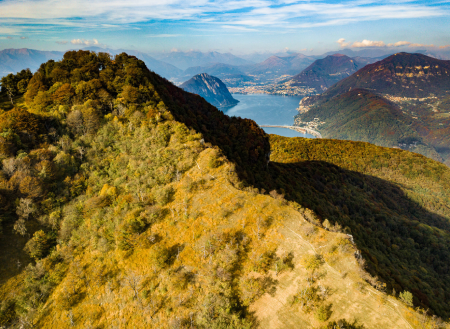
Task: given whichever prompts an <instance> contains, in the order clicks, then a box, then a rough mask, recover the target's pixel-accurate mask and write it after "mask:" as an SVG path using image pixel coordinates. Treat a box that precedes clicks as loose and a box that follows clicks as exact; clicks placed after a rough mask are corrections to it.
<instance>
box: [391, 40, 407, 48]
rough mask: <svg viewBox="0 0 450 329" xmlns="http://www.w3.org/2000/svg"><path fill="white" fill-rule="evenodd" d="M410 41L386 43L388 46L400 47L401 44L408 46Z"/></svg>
mask: <svg viewBox="0 0 450 329" xmlns="http://www.w3.org/2000/svg"><path fill="white" fill-rule="evenodd" d="M410 44H411V42H409V41H397V42H396V43H388V45H387V46H388V47H402V46H408V45H410Z"/></svg>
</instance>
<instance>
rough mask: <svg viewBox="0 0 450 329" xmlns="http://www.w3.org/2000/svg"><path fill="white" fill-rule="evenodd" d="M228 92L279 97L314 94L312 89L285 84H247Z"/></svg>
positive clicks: (231, 88) (232, 88) (314, 91)
mask: <svg viewBox="0 0 450 329" xmlns="http://www.w3.org/2000/svg"><path fill="white" fill-rule="evenodd" d="M228 90H229V91H230V92H231V93H232V94H268V95H281V96H306V95H314V94H315V93H316V90H315V89H314V88H307V87H301V86H292V85H290V84H287V83H284V84H269V85H255V84H248V85H244V86H240V87H230V88H228Z"/></svg>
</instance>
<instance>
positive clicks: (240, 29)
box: [221, 25, 258, 32]
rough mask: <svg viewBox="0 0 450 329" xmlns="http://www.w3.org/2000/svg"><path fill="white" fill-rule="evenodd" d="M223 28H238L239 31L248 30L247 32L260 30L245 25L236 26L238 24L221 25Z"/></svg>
mask: <svg viewBox="0 0 450 329" xmlns="http://www.w3.org/2000/svg"><path fill="white" fill-rule="evenodd" d="M221 27H222V28H223V29H228V30H237V31H246V32H254V31H258V30H257V29H250V28H248V27H244V26H236V25H222V26H221Z"/></svg>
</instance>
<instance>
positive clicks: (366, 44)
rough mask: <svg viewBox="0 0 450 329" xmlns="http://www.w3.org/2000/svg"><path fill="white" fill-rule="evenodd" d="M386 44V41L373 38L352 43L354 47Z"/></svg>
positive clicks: (382, 45)
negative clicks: (372, 39) (373, 39)
mask: <svg viewBox="0 0 450 329" xmlns="http://www.w3.org/2000/svg"><path fill="white" fill-rule="evenodd" d="M384 46H385V43H384V42H383V41H371V40H363V41H355V42H353V44H352V48H364V47H384Z"/></svg>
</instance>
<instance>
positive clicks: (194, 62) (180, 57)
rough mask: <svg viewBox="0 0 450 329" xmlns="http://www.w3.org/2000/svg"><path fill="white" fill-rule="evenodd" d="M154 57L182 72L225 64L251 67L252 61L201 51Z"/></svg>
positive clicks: (171, 53)
mask: <svg viewBox="0 0 450 329" xmlns="http://www.w3.org/2000/svg"><path fill="white" fill-rule="evenodd" d="M154 56H155V57H156V58H157V59H158V60H160V61H164V62H166V63H169V64H172V65H174V66H176V67H178V68H180V69H182V70H186V69H188V68H190V67H194V66H208V65H211V64H215V63H223V64H228V65H234V66H238V65H251V64H254V63H253V62H251V61H248V60H245V59H242V58H240V57H237V56H235V55H233V54H230V53H219V52H217V51H210V52H205V53H203V52H200V51H187V52H183V51H174V52H170V53H159V54H154Z"/></svg>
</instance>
